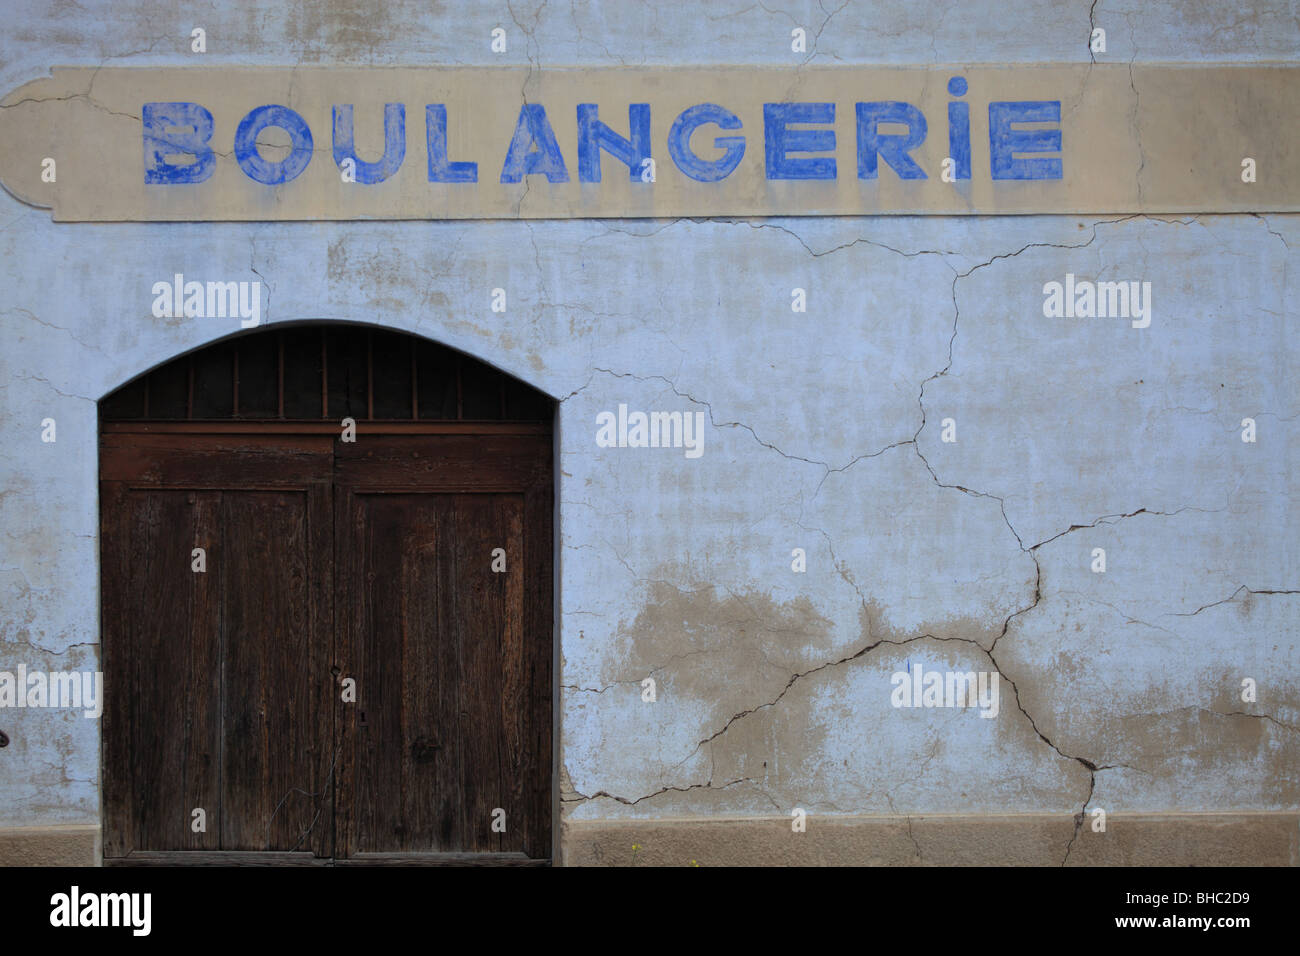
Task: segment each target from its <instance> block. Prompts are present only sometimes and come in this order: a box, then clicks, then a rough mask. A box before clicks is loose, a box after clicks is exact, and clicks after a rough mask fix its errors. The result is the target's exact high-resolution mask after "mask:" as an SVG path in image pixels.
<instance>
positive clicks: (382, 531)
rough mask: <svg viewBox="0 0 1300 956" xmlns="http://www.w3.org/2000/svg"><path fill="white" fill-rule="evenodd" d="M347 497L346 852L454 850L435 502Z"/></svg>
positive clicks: (457, 804)
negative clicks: (353, 620) (350, 646)
mask: <svg viewBox="0 0 1300 956" xmlns="http://www.w3.org/2000/svg"><path fill="white" fill-rule="evenodd" d="M354 500H355V501H356V502H357V505H356V506H355V508H356V511H355V515H356V516H357V519H358V520H357V523H356V524H354V526H353V529H354V530H358V531H359V539H360V548H359V553H360V555H361V562H360V567H359V568H358V569H357V573H356V574H355V577H354V582H355V583H356V586H355V587H353V588H351V590H352V591H353V593H354V594H355V595H356V597H355V598H354V599H355V600H358V601H359V603H360V605H361V609H362V612H361V613H360V614H359V615H357V621H358V625H359V627H358V630H357V631H356V633H355V634H354V635H353V639H354V641H356V642H357V643H358V645H359V646H360V648H361V650H360V653H359V654H358V655H357V657H358V660H357V666H358V669H359V670H360V672H361V674H362V675H363V680H364V684H365V688H364V692H365V698H366V699H365V706H364V707H359V708H358V709H359V711H361V712H362V713H364V715H365V720H364V723H359V725H358V729H357V732H356V733H357V738H358V742H357V745H356V747H355V748H354V752H355V753H356V754H357V762H356V766H355V772H354V774H353V776H352V777H351V781H352V784H353V787H354V794H353V798H354V799H355V802H356V808H355V815H356V821H355V824H354V831H355V833H356V838H355V844H354V846H353V849H354V851H355V852H421V851H433V850H447V851H453V850H456V849H459V848H460V833H461V826H462V823H461V820H460V811H461V800H460V795H459V785H460V767H459V753H458V749H457V738H456V707H457V704H458V696H457V695H458V692H459V686H460V675H459V672H458V662H457V660H456V655H455V647H454V644H453V645H448V644H447V642H446V641H445V640H443V636H444V634H446V633H447V632H448V630H449V618H450V614H449V612H448V608H447V601H448V598H447V595H448V592H449V590H450V586H451V584H452V569H451V563H450V562H451V559H452V557H453V555H452V554H451V553H450V551H449V550H448V540H449V539H450V537H451V520H450V516H449V509H450V499H449V496H445V495H404V494H382V495H379V494H361V495H356V496H355V498H354Z"/></svg>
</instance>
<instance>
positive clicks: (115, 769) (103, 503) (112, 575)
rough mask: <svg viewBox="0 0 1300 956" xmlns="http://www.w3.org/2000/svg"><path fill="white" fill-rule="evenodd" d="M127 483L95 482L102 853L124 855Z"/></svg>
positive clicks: (130, 672)
mask: <svg viewBox="0 0 1300 956" xmlns="http://www.w3.org/2000/svg"><path fill="white" fill-rule="evenodd" d="M126 498H127V492H126V487H125V486H124V485H122V484H121V483H120V482H108V481H105V482H100V485H99V508H100V512H99V566H100V666H102V667H103V669H104V713H103V715H102V721H103V724H102V727H101V728H100V733H101V734H102V738H101V739H102V744H103V746H102V753H103V770H102V772H101V774H100V776H101V778H102V780H103V784H102V786H103V794H104V796H103V813H104V835H103V840H104V845H103V852H104V856H105V857H118V856H125V855H126V854H128V853H130V852H131V851H132V850H133V849H135V834H134V831H133V830H132V828H131V826H130V825H129V824H130V821H131V820H133V819H134V817H135V811H134V796H135V788H134V787H133V786H132V785H131V777H132V774H131V752H130V735H131V716H132V715H131V712H130V702H131V700H132V693H133V691H134V689H135V685H136V681H135V677H134V662H135V660H136V657H137V655H136V653H135V647H134V634H133V632H132V630H131V629H130V627H129V626H128V623H129V621H130V617H129V616H128V612H127V605H128V603H129V600H130V594H131V583H130V577H129V574H130V568H129V564H128V560H127V555H128V552H129V540H130V539H129V535H130V527H131V522H130V517H131V514H130V511H129V509H128V506H127V502H126Z"/></svg>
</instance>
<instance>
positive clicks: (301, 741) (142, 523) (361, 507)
mask: <svg viewBox="0 0 1300 956" xmlns="http://www.w3.org/2000/svg"><path fill="white" fill-rule="evenodd" d="M395 431H396V432H398V433H381V432H373V431H372V432H371V433H367V432H366V431H365V429H364V427H363V428H362V429H361V433H360V434H359V435H358V436H357V439H356V441H355V442H344V441H341V440H340V433H339V430H338V429H337V428H331V427H330V426H323V425H322V426H303V428H302V430H301V431H300V432H295V431H294V430H293V429H292V427H290V426H285V425H278V426H267V427H265V428H258V427H255V426H252V427H243V428H242V429H235V428H229V429H223V428H222V427H214V428H213V429H212V430H210V431H206V432H205V431H204V430H203V429H201V428H198V429H196V428H195V427H194V426H191V425H189V424H188V423H187V424H185V425H179V426H168V425H166V424H161V425H160V424H154V425H148V424H143V423H142V424H138V425H137V424H125V425H120V426H109V427H106V430H105V432H104V434H103V436H102V444H101V522H102V526H101V568H102V581H101V585H102V590H101V593H102V634H103V667H104V672H105V687H106V705H105V710H104V727H103V799H104V858H105V862H106V863H109V864H113V863H126V864H130V863H151V862H160V863H177V862H180V863H184V862H252V863H257V862H268V863H271V862H280V863H321V862H331V861H333V862H337V863H345V862H351V863H358V862H376V863H385V862H402V863H421V862H425V863H456V862H464V863H530V862H531V863H545V862H546V861H547V860H548V859H549V858H550V856H551V826H552V818H551V813H552V762H551V747H552V741H551V727H552V717H551V714H552V646H553V645H552V631H553V624H552V599H551V593H552V556H551V548H552V527H551V525H552V501H553V498H552V473H551V469H552V465H551V441H550V437H549V430H548V429H542V428H532V429H530V428H527V427H524V428H508V427H503V428H501V429H498V430H495V431H494V430H492V429H491V428H485V429H484V430H482V431H480V432H478V433H473V432H472V431H470V430H467V429H466V428H464V427H462V428H460V429H453V430H452V433H445V434H440V433H420V430H419V429H417V428H410V429H407V430H406V431H405V432H402V430H401V429H396V430H395ZM435 432H436V429H435Z"/></svg>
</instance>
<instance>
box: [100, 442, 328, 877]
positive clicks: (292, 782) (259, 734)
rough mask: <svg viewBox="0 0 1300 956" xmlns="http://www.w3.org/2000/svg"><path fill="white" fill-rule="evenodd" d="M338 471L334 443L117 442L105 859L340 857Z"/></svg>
mask: <svg viewBox="0 0 1300 956" xmlns="http://www.w3.org/2000/svg"><path fill="white" fill-rule="evenodd" d="M332 473H333V451H332V446H331V442H330V441H329V439H328V438H295V439H291V438H286V437H277V438H272V439H267V438H261V437H257V436H220V435H202V436H198V435H186V436H177V435H150V434H137V435H106V436H105V439H104V445H103V456H102V462H101V479H102V482H101V498H102V500H101V516H102V525H101V528H102V534H101V561H102V580H103V585H104V586H103V589H102V602H103V604H102V619H103V649H104V673H105V684H106V688H107V700H106V706H105V710H104V777H103V779H104V811H105V833H104V856H105V857H106V858H107V857H121V856H126V855H128V854H130V853H132V852H136V851H140V852H148V851H171V850H227V851H251V850H257V851H283V852H290V851H309V852H311V853H313V854H315V855H318V856H327V855H329V853H330V852H331V849H332V831H331V826H330V825H329V824H330V820H329V813H328V810H329V807H328V800H329V799H330V794H329V783H330V770H329V760H330V757H331V753H330V749H331V748H330V733H331V728H332V713H331V708H332V702H331V697H332V694H331V688H330V674H329V658H330V641H331V628H332V625H333V620H332V611H331V601H332V592H331V588H332V586H333V520H332V515H331V511H330V506H331V498H332V485H331V481H332ZM195 549H202V552H203V553H202V555H201V556H200V558H196V557H195V556H194V554H193V552H194V550H195ZM200 559H201V561H202V564H201V565H199V564H198V563H197V562H198V560H200ZM200 566H201V567H202V568H203V570H195V568H196V567H200ZM196 811H197V812H196Z"/></svg>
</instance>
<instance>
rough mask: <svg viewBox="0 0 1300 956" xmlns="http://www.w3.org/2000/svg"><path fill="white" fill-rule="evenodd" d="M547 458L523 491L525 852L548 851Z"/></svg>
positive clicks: (550, 500)
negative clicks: (525, 745) (526, 793)
mask: <svg viewBox="0 0 1300 956" xmlns="http://www.w3.org/2000/svg"><path fill="white" fill-rule="evenodd" d="M551 474H552V473H551V461H550V458H549V457H548V458H547V459H545V461H544V462H541V463H540V467H539V471H538V478H537V481H536V482H535V483H534V484H533V485H532V486H531V487H530V488H529V489H528V490H527V492H526V493H525V495H524V528H523V536H524V567H525V579H524V597H523V602H524V630H523V641H524V648H525V653H526V661H527V665H526V668H527V675H528V680H527V692H526V697H525V699H526V700H527V701H528V705H527V710H528V714H529V724H528V728H527V736H528V746H527V747H526V748H525V752H526V753H527V755H528V762H529V768H528V770H527V779H528V781H529V785H530V786H529V792H530V799H529V801H528V807H529V813H530V820H529V827H528V837H527V841H526V843H525V845H524V847H523V851H524V852H525V853H527V854H528V855H529V856H531V857H537V858H549V857H550V856H551V829H552V818H551V805H552V800H553V799H554V796H553V793H552V782H553V781H552V747H553V746H554V741H553V740H552V730H551V729H552V722H553V719H554V718H553V714H552V692H553V688H552V681H553V679H554V677H553V674H552V661H553V653H554V644H553V641H554V631H555V620H554V616H553V614H554V609H553V604H552V593H553V589H554V579H553V577H552V575H553V569H554V564H553V553H552V548H553V540H554V539H553V533H554V532H553V528H552V524H553V520H554V511H553V508H554V490H553V489H554V486H553V482H552V477H551Z"/></svg>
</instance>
